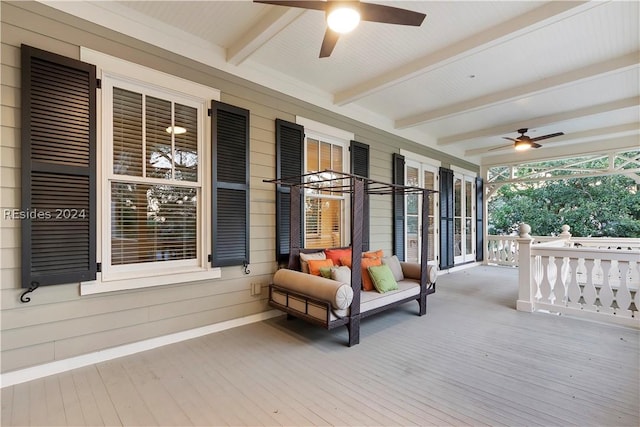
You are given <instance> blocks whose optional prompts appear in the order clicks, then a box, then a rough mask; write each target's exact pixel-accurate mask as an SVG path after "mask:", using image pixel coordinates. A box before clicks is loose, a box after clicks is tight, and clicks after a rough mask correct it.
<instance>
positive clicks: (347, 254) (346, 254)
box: [324, 248, 351, 265]
mask: <svg viewBox="0 0 640 427" xmlns="http://www.w3.org/2000/svg"><path fill="white" fill-rule="evenodd" d="M324 254H325V256H326V257H327V259H330V260H332V261H333V265H345V264H342V263H341V262H340V259H342V258H349V261H351V248H344V249H325V250H324Z"/></svg>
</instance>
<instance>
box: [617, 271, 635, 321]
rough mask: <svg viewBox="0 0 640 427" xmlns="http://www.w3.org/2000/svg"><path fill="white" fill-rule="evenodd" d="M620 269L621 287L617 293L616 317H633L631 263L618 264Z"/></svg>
mask: <svg viewBox="0 0 640 427" xmlns="http://www.w3.org/2000/svg"><path fill="white" fill-rule="evenodd" d="M618 269H619V270H620V285H619V286H618V291H617V292H616V303H617V304H618V308H617V309H616V315H617V316H620V317H632V315H633V312H632V311H631V310H629V306H630V305H631V292H629V286H628V283H629V263H628V262H626V261H619V262H618Z"/></svg>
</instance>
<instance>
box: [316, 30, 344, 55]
mask: <svg viewBox="0 0 640 427" xmlns="http://www.w3.org/2000/svg"><path fill="white" fill-rule="evenodd" d="M339 37H340V33H336V32H335V31H333V30H332V29H331V28H329V27H327V30H326V31H325V32H324V39H322V47H321V48H320V58H326V57H328V56H329V55H331V52H333V48H334V47H336V43H338V38H339Z"/></svg>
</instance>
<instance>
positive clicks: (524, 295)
mask: <svg viewBox="0 0 640 427" xmlns="http://www.w3.org/2000/svg"><path fill="white" fill-rule="evenodd" d="M530 232H531V226H529V224H524V223H523V224H521V225H520V237H519V238H518V239H516V240H517V242H518V246H519V249H518V301H517V303H516V309H517V310H518V311H528V312H532V311H533V310H534V301H533V299H534V298H535V291H534V290H533V280H532V278H531V268H532V266H531V244H532V243H533V238H532V237H531V235H530V234H529V233H530Z"/></svg>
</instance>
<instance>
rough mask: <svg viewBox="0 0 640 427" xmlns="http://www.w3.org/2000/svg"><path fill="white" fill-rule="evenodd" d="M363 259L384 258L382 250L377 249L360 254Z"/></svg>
mask: <svg viewBox="0 0 640 427" xmlns="http://www.w3.org/2000/svg"><path fill="white" fill-rule="evenodd" d="M362 257H363V258H381V259H382V258H384V252H382V249H378V250H377V251H375V252H364V253H363V254H362Z"/></svg>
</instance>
